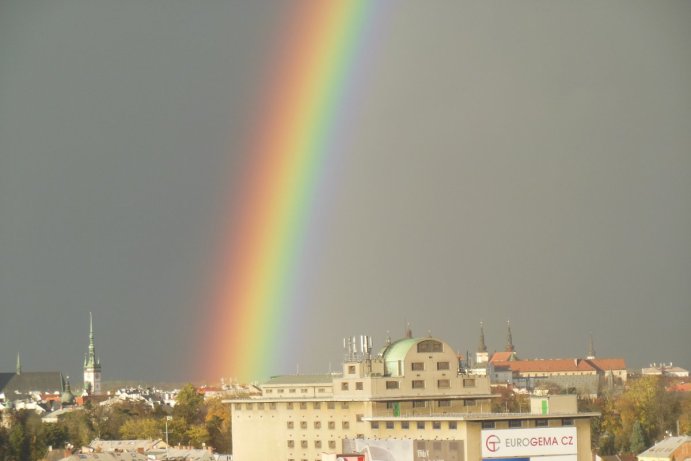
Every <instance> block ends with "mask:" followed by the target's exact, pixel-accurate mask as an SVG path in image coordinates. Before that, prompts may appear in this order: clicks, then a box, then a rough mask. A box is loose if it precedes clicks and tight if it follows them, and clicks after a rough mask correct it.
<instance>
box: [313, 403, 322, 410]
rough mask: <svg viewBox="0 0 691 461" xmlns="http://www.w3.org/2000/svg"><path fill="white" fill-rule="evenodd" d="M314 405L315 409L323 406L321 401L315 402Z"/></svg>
mask: <svg viewBox="0 0 691 461" xmlns="http://www.w3.org/2000/svg"><path fill="white" fill-rule="evenodd" d="M312 407H313V408H314V409H315V410H319V408H321V402H314V403H313V404H312Z"/></svg>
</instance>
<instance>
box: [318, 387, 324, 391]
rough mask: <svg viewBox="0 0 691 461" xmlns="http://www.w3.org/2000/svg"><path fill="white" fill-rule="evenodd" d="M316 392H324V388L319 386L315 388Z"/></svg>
mask: <svg viewBox="0 0 691 461" xmlns="http://www.w3.org/2000/svg"><path fill="white" fill-rule="evenodd" d="M317 392H326V389H324V388H323V387H320V388H319V389H317Z"/></svg>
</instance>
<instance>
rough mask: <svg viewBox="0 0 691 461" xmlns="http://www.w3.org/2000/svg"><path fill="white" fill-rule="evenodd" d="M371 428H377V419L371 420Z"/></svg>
mask: <svg viewBox="0 0 691 461" xmlns="http://www.w3.org/2000/svg"><path fill="white" fill-rule="evenodd" d="M371 424H372V429H379V422H378V421H372V423H371Z"/></svg>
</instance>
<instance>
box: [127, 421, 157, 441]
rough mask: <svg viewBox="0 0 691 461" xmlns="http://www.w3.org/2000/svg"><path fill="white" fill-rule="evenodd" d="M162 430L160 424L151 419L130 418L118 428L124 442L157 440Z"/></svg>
mask: <svg viewBox="0 0 691 461" xmlns="http://www.w3.org/2000/svg"><path fill="white" fill-rule="evenodd" d="M162 432H163V429H162V428H161V422H160V421H158V420H156V419H153V418H132V419H128V420H127V421H125V423H124V424H123V425H122V426H121V427H120V437H122V438H123V439H125V440H136V439H157V438H159V437H161V433H162Z"/></svg>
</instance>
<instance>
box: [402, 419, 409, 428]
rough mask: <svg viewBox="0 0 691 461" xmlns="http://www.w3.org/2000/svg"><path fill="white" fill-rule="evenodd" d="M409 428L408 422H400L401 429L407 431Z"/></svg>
mask: <svg viewBox="0 0 691 461" xmlns="http://www.w3.org/2000/svg"><path fill="white" fill-rule="evenodd" d="M409 428H410V422H408V421H401V429H409Z"/></svg>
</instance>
